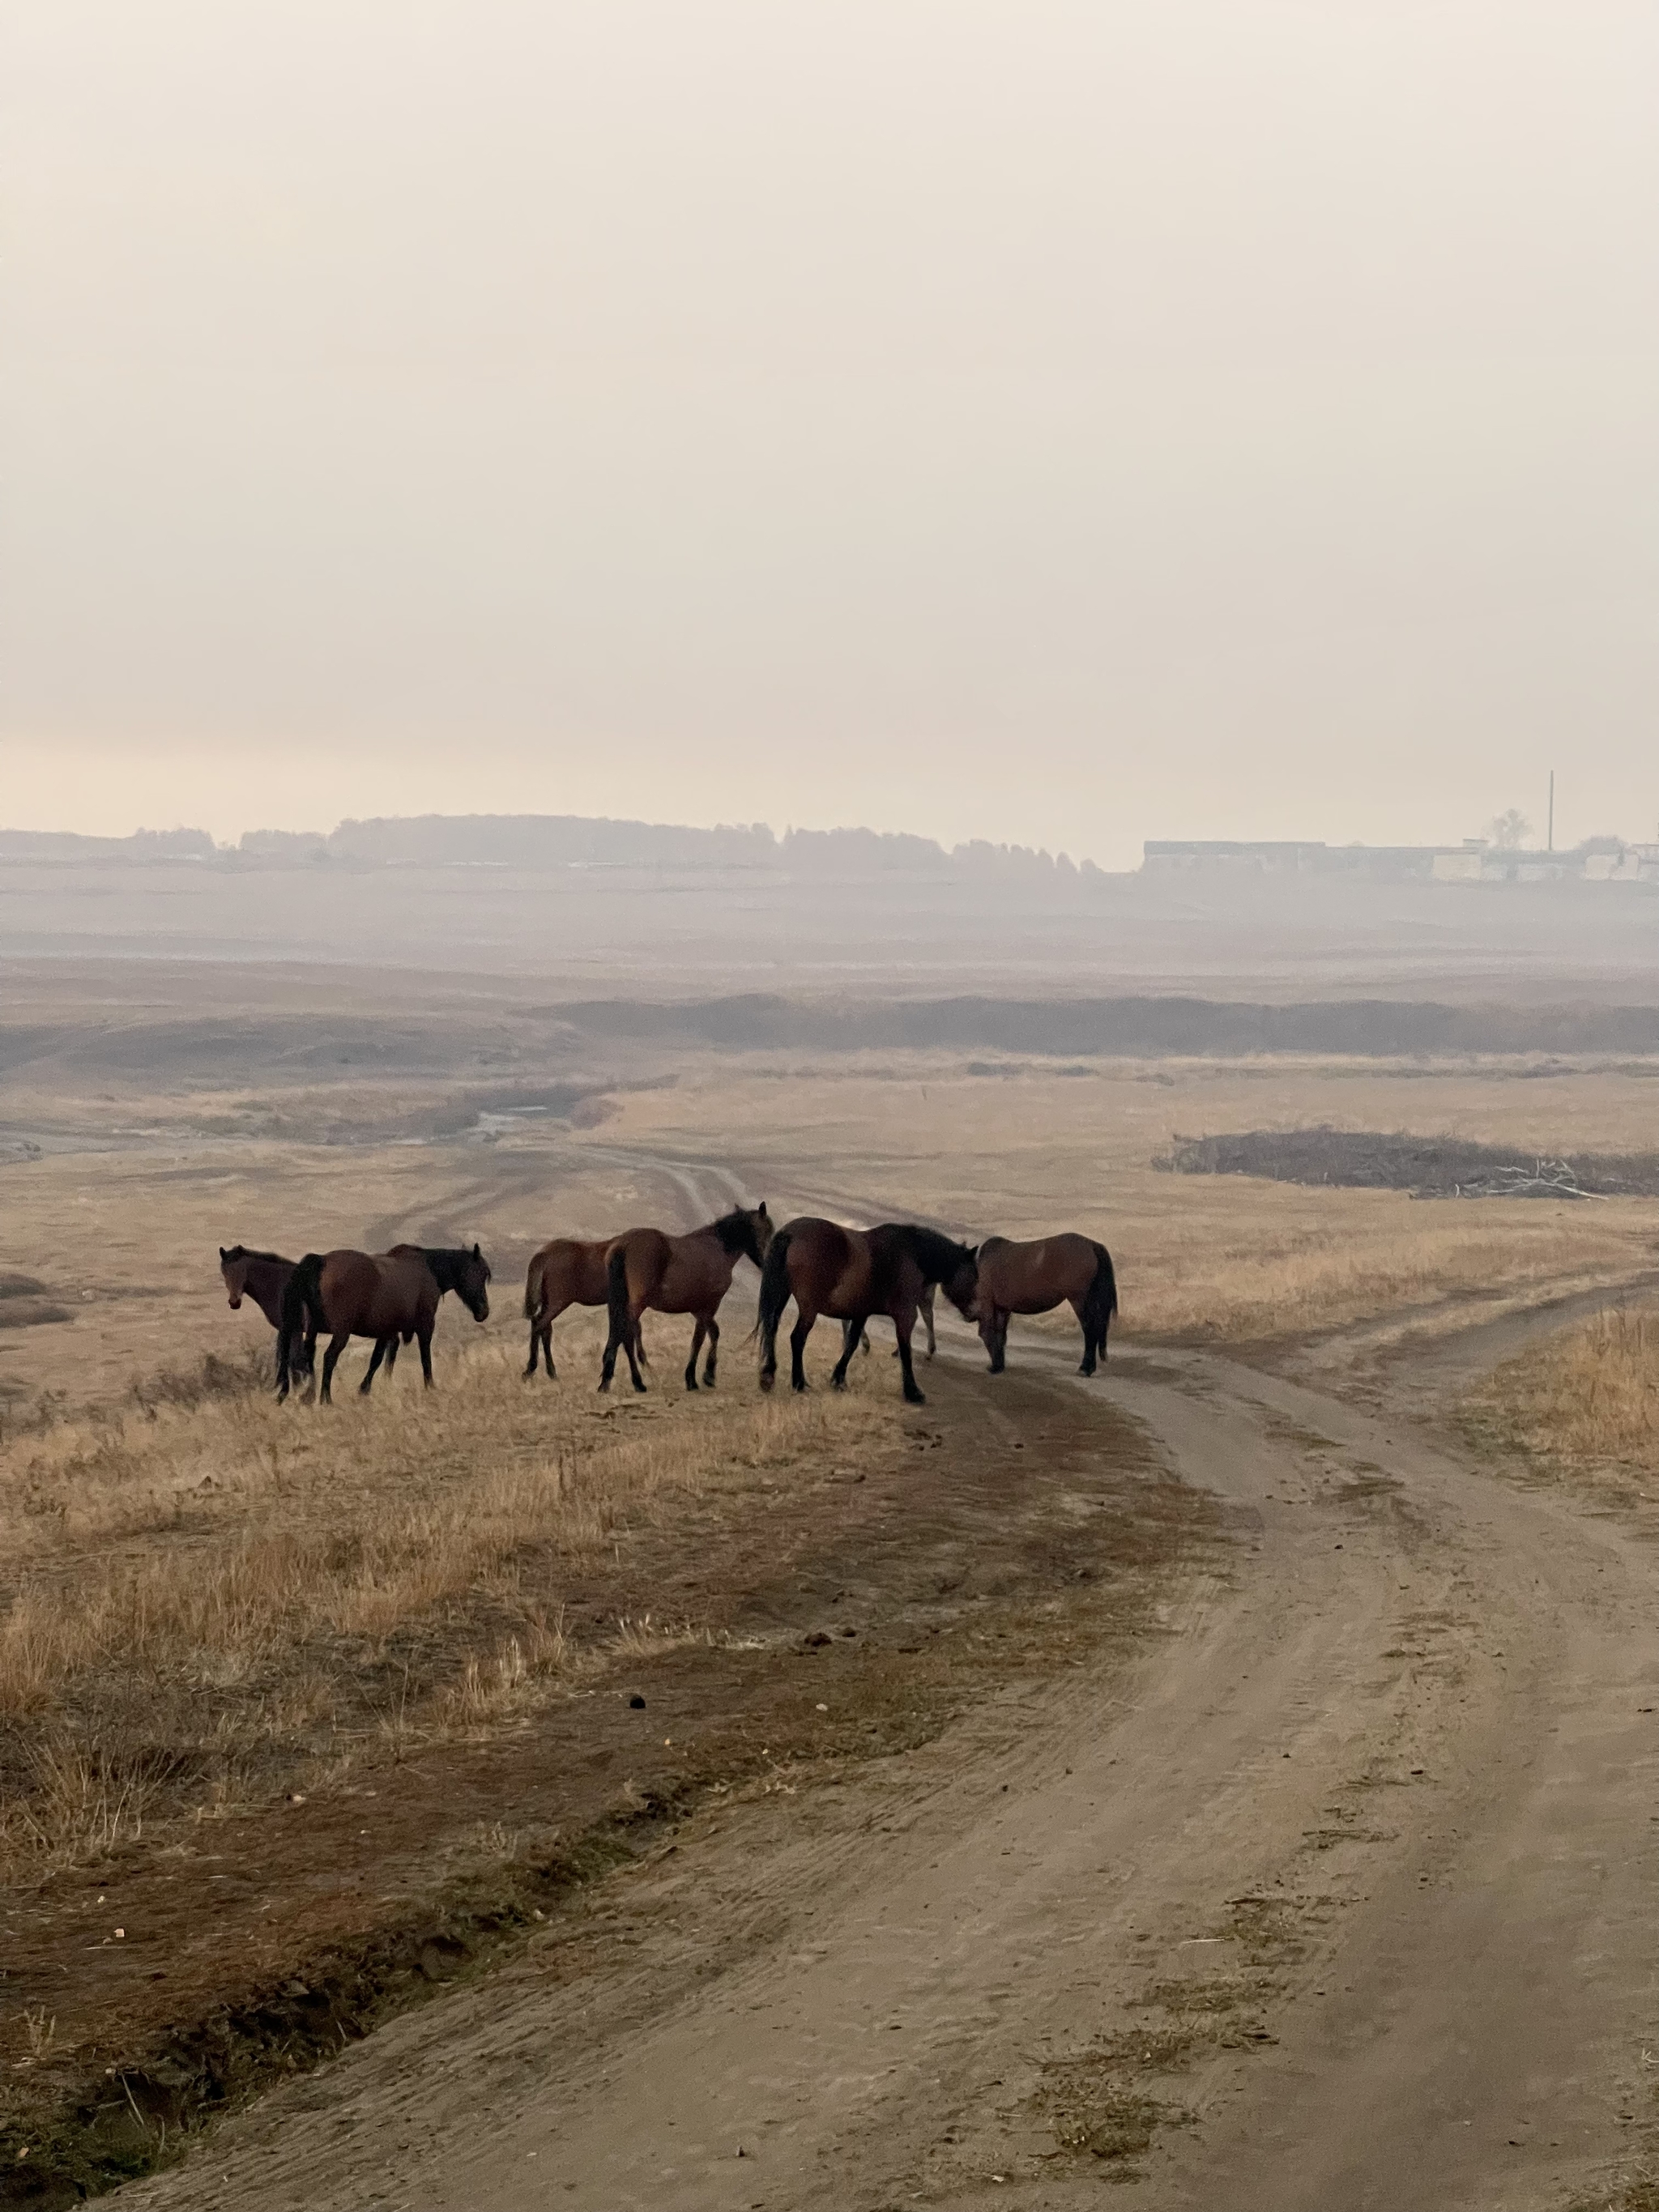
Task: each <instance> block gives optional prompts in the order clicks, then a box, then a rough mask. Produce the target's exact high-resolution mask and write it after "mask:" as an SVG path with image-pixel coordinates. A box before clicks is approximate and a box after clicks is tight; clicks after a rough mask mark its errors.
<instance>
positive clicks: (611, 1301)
mask: <svg viewBox="0 0 1659 2212" xmlns="http://www.w3.org/2000/svg"><path fill="white" fill-rule="evenodd" d="M605 1285H606V1288H607V1290H608V1291H609V1297H608V1298H607V1300H606V1304H608V1305H609V1306H610V1308H611V1343H612V1344H613V1345H626V1343H627V1342H628V1340H629V1337H630V1336H631V1335H632V1334H633V1333H634V1324H633V1322H632V1321H631V1319H630V1318H629V1311H628V1247H627V1246H626V1245H625V1244H617V1245H615V1246H613V1247H612V1249H611V1257H610V1258H609V1259H608V1260H607V1261H605Z"/></svg>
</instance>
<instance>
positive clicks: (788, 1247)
mask: <svg viewBox="0 0 1659 2212" xmlns="http://www.w3.org/2000/svg"><path fill="white" fill-rule="evenodd" d="M977 1283H978V1268H977V1266H976V1263H975V1253H974V1249H973V1247H972V1246H971V1245H969V1244H957V1243H954V1242H953V1241H952V1239H951V1238H950V1237H945V1236H941V1234H940V1233H939V1231H938V1230H936V1229H924V1228H922V1227H921V1226H920V1225H919V1224H917V1223H915V1222H909V1221H884V1222H883V1223H882V1224H881V1225H880V1226H879V1227H878V1228H875V1229H843V1228H842V1225H841V1224H840V1223H839V1222H836V1221H823V1220H820V1219H818V1218H816V1217H815V1216H813V1215H811V1214H805V1215H803V1216H802V1217H801V1218H800V1219H799V1220H798V1221H791V1222H788V1223H787V1224H786V1225H785V1226H784V1227H783V1228H781V1229H780V1230H779V1231H778V1232H777V1234H776V1235H775V1237H773V1239H772V1244H771V1249H770V1250H769V1252H768V1253H767V1255H766V1265H765V1266H764V1267H763V1268H762V1270H761V1293H760V1316H759V1319H758V1320H757V1322H756V1328H757V1331H758V1333H759V1335H760V1384H761V1388H762V1389H763V1390H769V1389H771V1388H772V1384H773V1382H774V1380H775V1377H776V1375H777V1371H778V1350H777V1337H778V1324H779V1322H781V1320H782V1319H783V1310H784V1308H785V1307H786V1306H787V1304H788V1303H789V1301H790V1299H791V1298H792V1297H793V1300H794V1301H795V1326H794V1328H793V1332H792V1333H791V1335H790V1339H789V1350H790V1355H791V1357H790V1372H789V1382H790V1387H791V1388H792V1389H796V1390H804V1389H805V1388H806V1369H805V1364H804V1362H803V1354H804V1353H805V1349H806V1340H807V1338H808V1337H809V1336H810V1335H811V1333H812V1324H813V1323H814V1322H816V1321H817V1317H818V1316H819V1315H820V1314H825V1315H827V1316H829V1319H830V1320H832V1321H839V1322H845V1323H846V1324H847V1326H846V1328H844V1330H843V1331H842V1354H841V1358H839V1359H838V1360H837V1361H836V1369H835V1372H834V1374H833V1375H832V1376H831V1377H830V1380H831V1382H832V1383H834V1385H835V1387H836V1389H837V1390H840V1389H845V1387H846V1383H847V1364H848V1361H849V1360H850V1359H851V1358H852V1357H853V1354H854V1352H855V1351H856V1350H857V1348H858V1345H859V1341H860V1338H861V1337H862V1335H863V1334H864V1326H865V1323H866V1322H867V1321H868V1320H869V1319H870V1317H871V1316H872V1314H885V1315H886V1316H887V1317H888V1318H889V1320H890V1322H892V1324H893V1328H894V1331H895V1333H896V1335H897V1337H898V1356H899V1365H900V1368H901V1370H902V1374H903V1376H904V1395H905V1398H906V1401H908V1403H909V1404H910V1405H912V1406H923V1405H926V1404H927V1400H926V1399H925V1398H924V1397H923V1395H922V1394H921V1390H920V1389H918V1388H917V1387H916V1376H915V1366H914V1365H913V1364H912V1362H911V1358H910V1336H911V1332H912V1331H913V1330H914V1328H915V1324H916V1311H917V1308H918V1307H919V1305H920V1304H921V1294H922V1292H923V1291H925V1290H926V1289H927V1286H928V1285H929V1284H938V1285H939V1286H940V1287H941V1288H942V1289H943V1291H944V1292H945V1297H947V1298H949V1299H950V1301H951V1304H952V1305H953V1306H955V1307H956V1309H957V1312H958V1313H960V1314H961V1315H962V1316H963V1318H964V1319H965V1320H971V1319H972V1318H973V1310H974V1294H975V1288H976V1286H977Z"/></svg>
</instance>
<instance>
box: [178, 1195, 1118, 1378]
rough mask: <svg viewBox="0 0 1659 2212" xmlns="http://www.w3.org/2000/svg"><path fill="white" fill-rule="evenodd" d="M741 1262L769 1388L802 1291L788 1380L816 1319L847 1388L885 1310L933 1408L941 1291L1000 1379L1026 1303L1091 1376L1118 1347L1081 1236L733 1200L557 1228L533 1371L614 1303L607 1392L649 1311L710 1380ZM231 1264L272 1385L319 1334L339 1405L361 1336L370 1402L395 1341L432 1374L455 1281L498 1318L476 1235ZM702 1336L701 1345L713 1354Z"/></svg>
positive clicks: (637, 1370) (1100, 1269) (228, 1280)
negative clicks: (457, 1241)
mask: <svg viewBox="0 0 1659 2212" xmlns="http://www.w3.org/2000/svg"><path fill="white" fill-rule="evenodd" d="M740 1260H749V1261H752V1262H753V1264H754V1266H755V1267H757V1268H758V1269H759V1270H760V1279H761V1282H760V1302H759V1316H758V1318H757V1322H756V1326H755V1331H754V1334H755V1335H756V1336H757V1338H758V1340H759V1345H760V1385H761V1388H762V1389H763V1390H769V1389H771V1388H772V1386H773V1383H774V1381H775V1377H776V1375H777V1369H778V1353H777V1339H778V1330H779V1328H780V1327H781V1323H782V1321H783V1317H784V1315H785V1313H786V1311H787V1309H788V1307H789V1304H790V1303H791V1301H792V1300H793V1304H794V1308H795V1324H794V1327H793V1329H792V1331H791V1332H790V1337H789V1352H790V1370H789V1380H790V1383H791V1387H792V1388H793V1389H796V1390H805V1389H806V1387H807V1383H806V1370H805V1364H804V1362H805V1350H806V1340H807V1339H808V1337H809V1336H811V1333H812V1330H813V1328H814V1326H815V1324H816V1323H817V1321H818V1320H819V1318H820V1317H822V1318H823V1319H825V1320H829V1321H838V1322H840V1323H841V1325H842V1350H841V1357H840V1358H839V1359H838V1360H837V1361H836V1368H835V1372H834V1375H833V1376H832V1378H831V1379H832V1380H833V1382H834V1383H835V1385H836V1389H841V1388H842V1387H843V1386H844V1384H845V1383H846V1380H847V1370H848V1364H849V1362H850V1361H851V1359H852V1358H853V1355H854V1352H857V1351H858V1350H859V1348H860V1346H862V1347H863V1349H864V1350H865V1351H866V1352H868V1351H869V1349H870V1340H869V1335H868V1334H867V1328H868V1324H869V1322H871V1321H872V1320H874V1319H876V1318H877V1317H878V1316H885V1317H886V1318H887V1319H888V1320H889V1321H890V1322H892V1324H893V1329H894V1334H895V1335H896V1338H897V1340H898V1341H897V1346H896V1358H897V1359H898V1361H899V1364H900V1371H901V1374H902V1377H903V1391H904V1396H905V1398H906V1400H907V1401H908V1403H910V1404H911V1405H913V1406H920V1405H924V1404H925V1403H926V1402H927V1401H926V1400H925V1399H924V1397H923V1395H922V1393H921V1389H920V1388H919V1387H918V1385H917V1383H916V1377H915V1365H914V1363H913V1360H912V1357H911V1340H912V1337H913V1335H914V1333H915V1326H916V1322H917V1321H918V1319H920V1320H921V1321H922V1322H923V1324H924V1326H925V1329H926V1334H927V1354H928V1357H929V1358H932V1357H933V1344H934V1337H933V1297H934V1293H935V1292H936V1291H943V1292H944V1294H945V1297H947V1298H948V1299H949V1301H950V1302H951V1304H952V1305H953V1306H954V1307H955V1308H956V1309H957V1312H958V1313H959V1314H961V1315H962V1316H963V1319H964V1320H965V1321H969V1322H974V1323H975V1325H976V1326H977V1328H978V1330H979V1334H980V1336H981V1340H982V1341H983V1343H984V1345H985V1348H986V1351H987V1352H988V1354H989V1355H990V1364H991V1372H992V1373H993V1374H1000V1372H1001V1370H1002V1368H1003V1364H1004V1361H1005V1358H1006V1350H1007V1342H1008V1323H1009V1321H1010V1319H1011V1317H1012V1316H1013V1315H1015V1314H1039V1313H1048V1312H1050V1311H1052V1310H1053V1309H1054V1308H1055V1307H1056V1306H1060V1305H1069V1306H1070V1307H1071V1309H1072V1310H1073V1313H1074V1314H1075V1315H1076V1316H1077V1319H1078V1323H1079V1327H1080V1328H1081V1329H1082V1331H1083V1361H1082V1365H1081V1368H1080V1370H1079V1371H1080V1372H1081V1373H1082V1374H1085V1375H1092V1374H1093V1373H1094V1372H1095V1370H1096V1366H1097V1362H1098V1361H1100V1360H1103V1359H1104V1358H1105V1357H1106V1336H1107V1331H1108V1329H1109V1328H1110V1325H1111V1322H1112V1317H1113V1316H1114V1315H1115V1313H1116V1311H1117V1284H1116V1279H1115V1276H1114V1273H1113V1270H1112V1261H1111V1255H1110V1254H1109V1252H1108V1251H1107V1249H1106V1247H1105V1246H1104V1245H1103V1244H1099V1243H1096V1242H1095V1241H1094V1239H1093V1238H1092V1237H1083V1236H1079V1235H1077V1234H1075V1233H1073V1232H1070V1231H1068V1232H1066V1233H1065V1234H1063V1235H1060V1236H1054V1237H1037V1238H1035V1239H1033V1240H1031V1241H1030V1242H1026V1243H1019V1242H1017V1241H1015V1240H1013V1239H1012V1238H1009V1237H987V1239H986V1241H985V1242H984V1243H982V1244H978V1245H972V1244H960V1243H957V1242H956V1241H955V1240H954V1239H953V1238H951V1237H946V1236H944V1235H942V1234H941V1233H940V1231H938V1230H936V1229H928V1228H924V1227H923V1226H921V1225H920V1224H918V1223H915V1222H902V1221H889V1222H884V1223H882V1224H881V1225H879V1226H878V1227H877V1228H874V1229H848V1228H844V1227H843V1226H842V1225H841V1224H840V1223H839V1222H835V1221H825V1220H821V1219H819V1218H817V1217H815V1216H812V1215H803V1216H802V1217H801V1218H799V1219H797V1220H794V1221H788V1222H786V1223H785V1224H784V1225H783V1226H782V1227H781V1228H775V1227H774V1226H773V1224H772V1221H771V1218H770V1216H769V1214H768V1212H767V1211H766V1205H765V1201H764V1200H763V1201H762V1202H761V1204H760V1205H758V1206H734V1207H733V1208H732V1211H731V1212H729V1213H726V1214H723V1215H722V1216H721V1218H720V1219H719V1220H718V1221H711V1222H709V1223H708V1225H706V1226H705V1227H703V1228H702V1229H695V1230H693V1231H690V1234H689V1235H687V1236H683V1237H671V1236H669V1235H667V1234H666V1233H665V1231H662V1230H660V1229H629V1230H627V1231H624V1232H623V1234H622V1235H621V1236H619V1237H605V1238H601V1239H599V1240H598V1241H597V1242H592V1243H580V1242H578V1241H576V1240H575V1239H573V1238H570V1237H556V1238H555V1239H554V1240H553V1242H552V1243H550V1244H544V1245H543V1247H542V1248H541V1249H540V1251H538V1253H537V1254H536V1255H535V1257H534V1258H533V1259H532V1261H531V1262H530V1267H529V1269H528V1272H527V1273H526V1278H525V1294H524V1312H525V1318H526V1321H527V1322H529V1324H530V1359H529V1364H527V1365H526V1369H525V1376H526V1380H528V1379H529V1378H530V1377H531V1376H534V1375H535V1374H536V1372H537V1368H538V1361H539V1363H540V1364H542V1365H543V1366H544V1368H545V1370H546V1372H547V1374H548V1375H549V1376H554V1375H555V1374H556V1369H555V1367H554V1364H553V1324H554V1322H556V1320H557V1319H558V1317H559V1316H560V1315H561V1314H562V1313H563V1312H564V1311H565V1310H567V1309H568V1307H570V1306H573V1305H580V1306H604V1307H605V1308H606V1310H607V1313H608V1318H609V1323H610V1327H609V1331H608V1334H607V1336H606V1339H605V1352H604V1356H603V1358H602V1359H601V1362H600V1366H599V1388H600V1389H601V1390H608V1389H610V1388H611V1380H612V1378H613V1376H615V1373H616V1370H617V1359H618V1358H619V1357H624V1356H625V1357H626V1358H627V1361H628V1371H629V1378H630V1380H631V1381H632V1383H633V1385H634V1388H635V1389H636V1390H643V1389H645V1387H646V1384H645V1380H644V1376H643V1375H642V1374H641V1369H642V1368H645V1367H648V1365H649V1362H648V1361H647V1358H646V1356H645V1344H644V1339H643V1334H642V1324H643V1319H644V1316H645V1315H646V1314H647V1313H659V1314H676V1315H681V1316H689V1317H690V1319H691V1321H692V1322H693V1324H694V1327H693V1331H692V1337H691V1352H690V1358H689V1359H688V1360H687V1362H686V1366H685V1387H686V1389H688V1390H696V1389H698V1388H699V1383H698V1372H697V1362H698V1358H699V1355H702V1358H703V1365H702V1387H703V1388H705V1389H707V1388H708V1387H710V1386H711V1385H712V1384H713V1383H714V1374H715V1368H716V1364H717V1362H718V1359H719V1354H720V1321H719V1313H720V1304H721V1302H722V1301H723V1299H724V1298H725V1297H726V1292H727V1291H729V1290H730V1289H731V1287H732V1276H733V1275H734V1273H736V1271H737V1267H738V1261H740ZM219 1267H220V1272H221V1273H222V1276H223V1278H224V1284H225V1288H226V1291H228V1295H229V1298H230V1303H231V1304H232V1305H233V1306H240V1304H241V1302H242V1299H243V1298H244V1297H252V1299H253V1300H254V1302H255V1304H257V1305H258V1307H259V1308H260V1310H261V1311H262V1312H263V1313H264V1316H265V1318H266V1319H267V1320H268V1321H269V1322H270V1324H271V1326H272V1327H273V1328H275V1329H276V1395H277V1398H278V1399H279V1400H282V1399H284V1398H286V1397H287V1396H288V1395H289V1386H290V1383H291V1381H292V1380H294V1379H296V1378H297V1379H299V1380H301V1381H304V1380H306V1379H307V1378H310V1377H312V1376H314V1373H315V1360H316V1346H317V1341H318V1339H319V1337H321V1336H326V1337H327V1339H328V1348H327V1350H326V1352H325V1354H324V1357H323V1370H322V1378H321V1386H320V1390H319V1396H320V1397H321V1400H322V1402H323V1403H324V1404H325V1405H326V1404H328V1403H329V1402H330V1395H331V1386H332V1383H333V1380H334V1370H335V1368H336V1366H337V1364H338V1361H339V1358H340V1354H341V1353H342V1352H343V1351H344V1350H345V1348H346V1346H347V1345H348V1344H349V1342H350V1341H351V1340H352V1338H353V1337H354V1336H358V1337H364V1338H367V1339H368V1340H371V1341H372V1343H373V1345H374V1352H373V1354H372V1356H371V1358H370V1359H369V1363H368V1373H367V1374H366V1375H365V1376H363V1379H362V1382H361V1383H359V1385H358V1389H359V1390H360V1391H361V1392H362V1393H363V1394H365V1395H367V1393H368V1390H369V1389H370V1388H371V1386H372V1385H373V1383H374V1377H375V1376H376V1374H377V1373H378V1372H379V1371H380V1368H381V1366H382V1365H383V1364H384V1366H385V1367H386V1371H387V1372H388V1373H390V1372H391V1370H392V1367H393V1366H394V1365H395V1364H396V1362H397V1358H398V1346H400V1345H404V1344H409V1343H410V1342H414V1343H416V1344H418V1345H419V1346H420V1353H421V1372H422V1376H423V1378H424V1380H425V1381H426V1383H428V1386H429V1385H430V1383H431V1381H432V1333H433V1329H434V1328H435V1325H436V1321H437V1314H438V1308H439V1305H440V1304H441V1301H442V1299H443V1298H444V1297H446V1296H447V1293H448V1292H449V1291H454V1293H455V1295H456V1296H457V1297H459V1300H460V1301H461V1304H463V1305H464V1306H465V1308H466V1309H467V1310H468V1312H469V1313H471V1316H472V1317H473V1319H474V1320H475V1321H477V1322H485V1321H487V1320H488V1319H489V1279H490V1278H489V1261H487V1260H486V1259H485V1258H484V1256H483V1253H482V1252H481V1251H480V1250H479V1249H478V1247H477V1245H476V1244H474V1245H473V1246H472V1247H471V1249H470V1250H469V1249H467V1248H465V1246H462V1247H459V1248H455V1249H443V1248H435V1247H433V1246H429V1245H422V1244H394V1245H393V1246H392V1249H391V1250H390V1251H389V1252H380V1253H375V1252H356V1251H349V1250H343V1251H335V1252H307V1254H306V1255H305V1256H304V1258H303V1259H301V1260H298V1261H294V1260H287V1259H284V1258H283V1255H281V1254H280V1253H276V1252H255V1251H250V1250H249V1249H247V1248H246V1246H244V1245H240V1244H234V1245H232V1246H230V1247H229V1248H228V1249H227V1248H226V1247H225V1246H223V1245H222V1246H221V1247H220V1249H219ZM705 1346H706V1347H707V1350H706V1352H705Z"/></svg>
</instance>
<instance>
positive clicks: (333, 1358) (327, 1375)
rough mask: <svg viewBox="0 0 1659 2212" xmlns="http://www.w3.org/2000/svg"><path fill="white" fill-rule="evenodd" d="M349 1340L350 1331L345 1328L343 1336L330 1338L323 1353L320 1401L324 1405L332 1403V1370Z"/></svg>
mask: <svg viewBox="0 0 1659 2212" xmlns="http://www.w3.org/2000/svg"><path fill="white" fill-rule="evenodd" d="M350 1341H351V1331H350V1330H349V1329H347V1330H346V1332H345V1334H343V1336H334V1337H331V1338H330V1340H329V1346H328V1350H327V1351H326V1352H325V1353H324V1354H323V1387H322V1391H321V1394H320V1395H321V1398H322V1402H323V1404H324V1405H325V1406H331V1405H332V1404H333V1403H334V1370H335V1369H336V1367H337V1366H338V1364H339V1362H340V1354H341V1353H342V1352H343V1351H344V1350H345V1348H346V1346H347V1345H349V1343H350Z"/></svg>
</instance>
